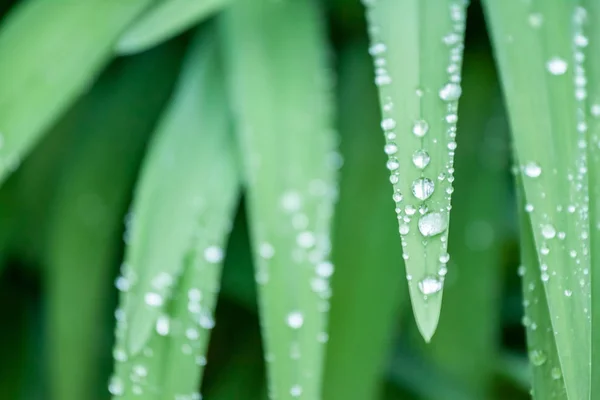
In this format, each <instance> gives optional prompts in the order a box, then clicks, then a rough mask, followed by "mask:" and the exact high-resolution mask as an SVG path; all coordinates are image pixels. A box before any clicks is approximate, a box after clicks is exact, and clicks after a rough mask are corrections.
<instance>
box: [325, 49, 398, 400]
mask: <svg viewBox="0 0 600 400" xmlns="http://www.w3.org/2000/svg"><path fill="white" fill-rule="evenodd" d="M366 49H367V44H366V43H365V42H358V43H352V44H350V45H348V46H346V47H345V48H344V49H343V50H342V52H341V56H340V58H339V62H340V77H339V89H338V103H339V115H340V116H341V119H340V122H339V129H340V133H341V144H340V150H341V153H342V156H343V157H344V165H343V167H342V169H341V171H340V175H341V176H340V201H339V204H338V205H337V207H336V215H335V228H334V241H333V256H332V257H333V261H334V263H335V265H336V272H335V274H334V275H333V278H332V290H333V293H334V296H333V297H332V299H331V316H330V320H329V326H330V340H329V342H328V346H327V362H326V368H325V379H324V386H323V398H324V399H326V400H337V399H346V400H361V399H377V398H378V397H379V396H378V395H379V391H380V389H381V386H382V376H383V372H384V368H385V360H386V359H387V357H388V353H389V350H390V346H391V344H392V339H393V337H392V336H393V334H394V328H395V327H396V324H397V322H398V319H399V316H400V312H399V311H400V307H401V305H408V303H406V300H408V291H407V290H406V286H405V285H406V283H405V281H404V278H403V277H402V274H401V273H400V271H401V270H399V269H398V260H399V259H400V257H401V249H400V246H398V245H397V244H398V237H397V236H396V234H395V231H396V229H397V225H396V222H395V221H394V220H393V215H394V211H393V210H392V209H391V208H390V207H386V205H389V184H388V183H387V176H386V174H385V171H384V170H383V169H382V168H381V165H382V164H383V163H384V162H385V161H384V160H385V154H383V153H382V152H381V151H377V150H380V149H381V146H383V138H382V137H381V135H380V134H379V131H378V129H379V128H378V126H377V121H378V120H379V110H378V107H377V92H376V90H375V87H374V86H373V83H372V81H371V79H370V73H369V72H370V69H371V65H370V58H369V55H368V53H367V51H366ZM357 109H361V112H359V113H358V112H355V110H357Z"/></svg>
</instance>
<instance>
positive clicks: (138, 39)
mask: <svg viewBox="0 0 600 400" xmlns="http://www.w3.org/2000/svg"><path fill="white" fill-rule="evenodd" d="M229 1H230V0H163V1H161V2H159V3H158V4H157V5H156V6H154V7H153V8H151V9H150V10H148V12H146V13H145V14H144V15H143V16H142V17H141V18H140V19H139V20H138V21H136V22H135V23H134V24H133V25H131V26H130V27H129V28H128V29H127V31H125V33H124V34H123V35H122V36H121V38H120V39H119V42H118V43H117V52H118V53H120V54H134V53H139V52H142V51H144V50H148V49H149V48H151V47H153V46H156V45H157V44H159V43H161V42H164V41H166V40H169V39H171V38H172V37H174V36H176V35H178V34H180V33H181V32H183V31H185V30H186V29H189V28H190V27H192V26H193V25H195V24H198V23H199V22H200V21H202V20H203V19H205V18H208V17H209V16H211V15H212V14H213V13H215V12H216V11H218V10H219V9H221V8H223V7H224V6H226V5H227V4H228V3H229Z"/></svg>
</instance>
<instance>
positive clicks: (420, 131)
mask: <svg viewBox="0 0 600 400" xmlns="http://www.w3.org/2000/svg"><path fill="white" fill-rule="evenodd" d="M428 131H429V124H428V123H427V122H426V121H424V120H419V121H416V122H415V124H414V125H413V129H412V132H413V133H414V134H415V136H417V137H423V136H425V135H426V134H427V132H428Z"/></svg>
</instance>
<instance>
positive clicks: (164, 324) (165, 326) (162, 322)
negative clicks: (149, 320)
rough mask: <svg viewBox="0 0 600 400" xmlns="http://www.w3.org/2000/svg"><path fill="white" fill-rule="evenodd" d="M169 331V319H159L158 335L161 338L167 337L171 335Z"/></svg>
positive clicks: (164, 317) (157, 322) (163, 317)
mask: <svg viewBox="0 0 600 400" xmlns="http://www.w3.org/2000/svg"><path fill="white" fill-rule="evenodd" d="M169 330H170V321H169V317H166V316H160V317H158V319H157V320H156V333H158V334H159V335H160V336H166V335H168V334H169Z"/></svg>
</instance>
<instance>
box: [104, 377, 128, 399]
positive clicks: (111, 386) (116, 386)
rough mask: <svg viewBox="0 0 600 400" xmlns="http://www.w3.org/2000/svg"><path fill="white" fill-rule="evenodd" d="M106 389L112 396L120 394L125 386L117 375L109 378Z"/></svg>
mask: <svg viewBox="0 0 600 400" xmlns="http://www.w3.org/2000/svg"><path fill="white" fill-rule="evenodd" d="M108 391H109V392H110V394H112V395H113V396H122V395H123V392H124V391H125V386H124V385H123V381H122V380H121V378H119V377H117V376H113V377H112V378H110V382H109V383H108Z"/></svg>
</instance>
